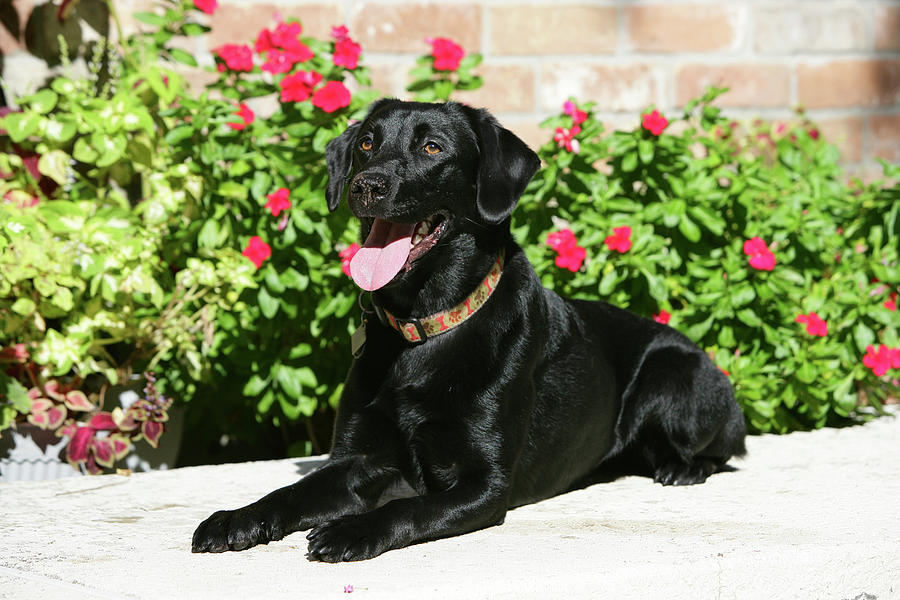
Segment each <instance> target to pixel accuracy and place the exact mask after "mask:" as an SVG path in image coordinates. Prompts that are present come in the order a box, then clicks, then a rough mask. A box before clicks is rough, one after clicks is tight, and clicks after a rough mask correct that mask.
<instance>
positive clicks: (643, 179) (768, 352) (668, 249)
mask: <svg viewBox="0 0 900 600" xmlns="http://www.w3.org/2000/svg"><path fill="white" fill-rule="evenodd" d="M724 91H725V90H722V89H711V90H710V91H709V92H708V93H707V94H706V95H705V96H704V97H703V98H702V99H699V100H697V101H694V102H691V103H690V104H689V105H688V106H687V107H686V109H685V111H684V114H683V115H679V118H678V120H677V121H675V122H672V123H668V122H667V121H666V120H665V118H664V117H662V116H661V115H659V114H658V111H654V112H653V113H649V112H648V113H646V114H645V116H644V123H643V125H642V127H639V128H638V129H636V130H635V131H630V132H625V131H616V132H613V133H612V134H610V135H606V136H604V135H602V133H603V132H602V126H601V124H600V123H598V122H597V121H595V120H594V119H592V118H591V117H590V115H589V112H590V109H591V108H592V105H591V104H588V105H586V107H582V108H584V109H586V110H585V111H584V112H585V113H588V114H582V115H579V116H577V118H575V119H574V120H573V116H572V115H574V114H575V108H574V106H573V105H567V112H568V113H569V114H564V115H560V116H559V117H554V118H552V119H549V120H548V121H547V122H546V123H545V125H547V126H549V127H555V128H557V129H556V132H557V134H556V136H555V137H556V139H557V141H556V142H553V141H551V142H548V143H547V144H545V145H544V146H543V147H542V148H541V150H540V156H541V159H542V160H543V161H544V163H545V165H546V166H545V168H544V169H542V170H541V171H540V172H539V173H538V174H537V175H536V176H535V178H534V180H533V181H532V183H531V185H530V186H529V188H528V190H527V191H526V194H525V197H523V198H522V200H521V202H520V204H519V208H518V210H517V212H516V213H514V230H515V233H516V236H517V238H518V239H519V240H520V241H521V242H522V243H523V244H525V245H526V251H527V254H528V256H529V258H530V259H531V260H532V261H533V263H534V264H535V267H536V268H537V270H538V272H539V273H541V274H542V279H543V281H544V284H545V285H547V286H548V287H551V288H554V289H556V290H557V291H559V292H560V293H563V294H566V295H570V296H574V297H579V298H589V299H594V298H601V299H604V300H608V301H610V302H612V303H614V304H616V305H619V306H622V307H627V308H629V309H631V310H633V311H635V312H638V313H640V314H644V315H646V316H652V315H655V317H656V318H657V319H662V320H663V321H666V320H668V318H669V317H671V321H670V322H669V323H670V325H671V326H673V327H675V328H677V329H679V330H681V331H683V332H684V333H686V334H687V335H688V336H689V337H690V338H691V339H693V340H694V341H695V342H697V343H698V344H699V345H700V346H701V347H703V348H705V349H706V350H707V351H708V352H709V353H710V355H711V356H713V358H714V360H715V361H716V363H717V364H718V365H719V366H720V368H722V369H723V370H725V371H726V372H727V373H728V374H729V375H730V377H731V380H732V382H733V384H734V386H735V390H736V394H737V398H738V401H739V402H740V404H741V406H742V408H743V409H744V412H745V415H746V417H747V420H748V423H749V425H750V426H751V429H752V430H754V431H777V432H786V431H790V430H793V429H806V428H810V427H821V426H823V425H825V424H827V423H835V422H837V421H839V420H840V419H843V418H846V417H849V416H850V415H852V414H853V413H854V412H855V410H856V409H857V407H858V405H859V403H860V400H861V396H860V394H861V393H862V394H863V395H864V398H865V400H866V401H867V402H869V403H870V404H871V405H873V406H874V407H875V408H877V409H880V407H881V403H882V402H883V401H884V399H885V397H886V395H887V394H889V393H891V391H893V392H894V393H896V389H897V388H896V385H895V384H896V382H894V383H893V384H892V382H891V381H890V380H889V379H885V378H883V377H880V376H879V375H876V374H875V371H873V370H872V369H870V368H869V367H867V366H866V365H865V364H864V362H863V360H864V357H865V356H866V355H867V354H871V353H872V352H873V351H874V348H873V349H872V350H867V349H868V348H869V347H872V346H873V345H875V346H878V345H879V344H880V345H882V346H884V347H886V348H885V350H884V351H883V355H886V356H888V357H893V364H894V368H900V349H894V348H895V347H897V346H898V345H900V344H898V331H900V319H898V313H897V312H896V308H895V303H896V290H897V284H898V282H900V265H898V249H900V202H898V200H900V190H898V188H897V187H896V186H894V187H884V185H883V184H881V183H873V184H870V185H862V184H861V183H859V182H855V183H852V184H850V185H848V184H847V183H845V181H844V180H845V176H844V174H843V173H842V171H841V169H840V167H839V166H838V164H837V161H838V158H839V156H838V152H837V150H836V148H834V146H831V145H829V144H827V143H826V142H825V141H824V140H822V139H820V136H819V134H818V130H817V129H816V128H815V127H814V125H813V124H811V123H809V122H808V121H807V120H805V119H803V118H802V115H801V116H800V118H799V119H798V120H797V122H791V123H776V124H771V123H762V122H757V123H754V124H753V125H752V126H750V127H749V128H742V127H740V126H738V125H737V123H734V122H731V121H730V120H729V119H727V118H725V117H724V116H723V115H722V114H721V111H720V110H719V109H718V108H716V107H714V106H713V105H712V102H713V101H714V100H715V98H716V97H717V96H718V95H719V94H721V93H723V92H724ZM582 119H584V121H583V122H581V123H577V124H576V123H575V121H581V120H582ZM655 122H656V123H655ZM654 125H657V126H659V127H662V128H663V129H667V130H668V131H671V132H673V133H664V132H661V131H659V130H657V131H656V132H655V133H654V132H653V131H651V129H654ZM573 127H577V128H578V131H577V133H576V134H575V135H572V128H573ZM571 140H574V144H575V145H574V147H573V146H572V141H571ZM567 143H568V144H569V146H570V149H566V147H565V146H566V144H567ZM884 167H885V174H886V175H887V176H889V177H892V178H894V179H896V178H897V176H898V174H900V170H898V169H897V168H895V167H891V166H889V165H887V164H885V165H884ZM620 227H627V228H630V234H629V235H628V236H624V237H623V236H622V235H619V236H617V235H616V234H615V233H614V230H616V229H618V228H620ZM564 229H569V230H570V231H571V232H572V233H573V236H571V237H572V239H574V240H576V242H574V243H577V244H580V247H583V248H584V254H585V255H586V259H585V260H584V264H583V265H581V266H580V268H578V269H577V270H576V272H572V271H571V270H569V269H566V268H560V267H558V266H554V262H555V261H556V260H557V259H556V258H555V257H559V258H562V259H563V263H564V264H565V258H566V257H567V256H569V255H570V254H571V252H570V251H568V252H567V251H566V250H565V248H563V249H562V251H561V252H554V250H553V249H552V248H551V247H549V246H548V245H547V244H541V242H543V241H545V240H546V239H547V237H548V235H550V234H551V233H552V232H557V231H559V230H564ZM625 233H628V232H627V231H620V234H625ZM556 235H557V236H558V234H556ZM619 238H621V239H619ZM754 238H758V239H757V240H756V241H750V240H754ZM623 239H627V240H628V243H625V244H624V245H621V246H620V245H618V244H617V243H616V242H617V240H618V241H620V242H622V240H623ZM550 242H551V244H552V245H555V246H556V245H558V244H559V242H558V240H556V239H555V238H552V237H551V239H550ZM748 242H749V243H748ZM569 244H570V246H569V247H570V248H571V247H572V245H573V242H571V241H570V242H569ZM626 247H627V249H626ZM754 247H756V250H755V251H754ZM614 248H615V249H614ZM623 250H624V251H623ZM753 255H755V256H756V259H752V256H753ZM892 294H893V301H892V300H891V298H892ZM810 314H814V315H815V316H814V317H812V318H811V317H810V316H809V315H810ZM798 317H800V319H801V321H802V322H798V321H797V319H798ZM820 319H821V320H824V323H825V324H827V325H825V329H827V333H825V335H822V334H823V333H824V330H823V329H822V324H821V323H819V320H820ZM807 322H808V323H807ZM817 324H818V327H817ZM810 331H811V332H813V333H810ZM891 353H893V354H891ZM869 360H871V359H868V360H867V362H868V361H869Z"/></svg>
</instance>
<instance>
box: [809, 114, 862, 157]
mask: <svg viewBox="0 0 900 600" xmlns="http://www.w3.org/2000/svg"><path fill="white" fill-rule="evenodd" d="M813 121H814V122H815V124H816V127H818V129H819V131H820V132H821V134H822V137H823V138H824V139H825V140H827V141H828V143H830V144H834V145H835V146H837V147H838V150H840V151H841V162H842V163H845V164H846V163H858V162H859V161H861V160H862V133H863V118H862V117H835V118H818V119H817V118H813Z"/></svg>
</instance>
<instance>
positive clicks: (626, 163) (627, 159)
mask: <svg viewBox="0 0 900 600" xmlns="http://www.w3.org/2000/svg"><path fill="white" fill-rule="evenodd" d="M637 165H638V155H637V152H628V153H627V154H625V156H623V157H622V170H623V171H624V172H626V173H631V172H632V171H634V170H635V169H636V168H637Z"/></svg>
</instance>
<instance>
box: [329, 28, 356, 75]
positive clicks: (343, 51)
mask: <svg viewBox="0 0 900 600" xmlns="http://www.w3.org/2000/svg"><path fill="white" fill-rule="evenodd" d="M345 31H346V28H345ZM361 52H362V46H360V45H359V44H357V43H356V42H354V41H353V40H351V39H350V38H349V37H343V38H340V39H338V41H336V42H335V43H334V55H333V56H332V57H331V60H332V62H333V63H334V64H336V65H337V66H339V67H347V68H348V69H350V70H351V71H352V70H353V69H355V68H356V65H357V64H359V55H360V53H361Z"/></svg>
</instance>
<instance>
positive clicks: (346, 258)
mask: <svg viewBox="0 0 900 600" xmlns="http://www.w3.org/2000/svg"><path fill="white" fill-rule="evenodd" d="M357 252H359V244H350V245H349V246H347V247H346V248H344V249H343V250H341V251H340V253H339V256H340V257H341V271H343V272H344V275H346V276H347V277H350V261H351V260H353V257H354V256H356V253H357Z"/></svg>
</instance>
